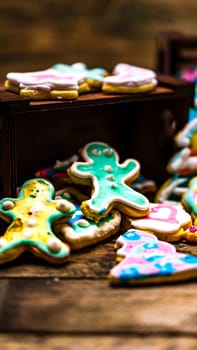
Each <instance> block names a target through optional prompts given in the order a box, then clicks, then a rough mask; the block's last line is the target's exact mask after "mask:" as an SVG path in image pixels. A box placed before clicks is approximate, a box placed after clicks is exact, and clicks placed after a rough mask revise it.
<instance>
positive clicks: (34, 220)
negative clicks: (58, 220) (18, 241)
mask: <svg viewBox="0 0 197 350" xmlns="http://www.w3.org/2000/svg"><path fill="white" fill-rule="evenodd" d="M27 226H28V227H34V226H36V219H35V218H31V219H29V220H28V221H27Z"/></svg>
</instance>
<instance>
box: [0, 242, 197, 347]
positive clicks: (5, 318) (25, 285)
mask: <svg viewBox="0 0 197 350" xmlns="http://www.w3.org/2000/svg"><path fill="white" fill-rule="evenodd" d="M114 239H115V237H114V238H113V239H112V238H111V239H108V240H107V241H105V242H104V243H100V244H98V245H96V246H94V247H90V248H86V249H84V250H82V251H80V252H78V253H72V254H71V256H70V258H69V260H68V262H67V263H65V264H64V265H63V266H49V265H47V264H45V263H43V262H42V261H40V260H38V259H36V258H34V257H32V256H27V255H25V256H23V257H21V258H19V259H18V260H17V262H13V263H10V264H9V266H8V265H7V266H2V267H1V271H0V275H1V285H0V327H1V334H0V348H1V349H2V350H7V349H9V350H10V349H17V350H18V349H20V350H23V349H28V350H29V349H31V350H32V349H37V348H38V347H39V346H42V347H43V348H44V349H53V350H56V349H58V350H60V349H67V350H70V349H72V350H78V349H88V350H89V349H94V348H96V349H99V350H100V349H102V350H103V349H105V350H112V349H121V350H127V349H133V348H136V349H140V350H150V349H151V350H169V349H173V350H180V349H187V350H188V349H189V350H191V349H193V350H196V348H197V339H196V335H197V331H196V327H197V326H196V324H197V321H196V318H197V308H196V293H197V283H196V282H195V281H193V282H187V283H179V284H174V285H160V286H159V285H157V286H154V287H153V286H152V287H151V286H146V287H142V286H141V287H130V288H125V287H120V288H119V287H118V288H117V287H111V286H110V284H109V281H108V279H107V276H108V273H109V269H110V268H111V267H112V266H113V265H114V262H115V252H114V249H113V242H114ZM177 248H178V250H179V251H182V252H189V253H193V254H195V255H197V246H191V245H187V244H185V243H180V244H178V245H177Z"/></svg>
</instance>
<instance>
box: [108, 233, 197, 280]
mask: <svg viewBox="0 0 197 350" xmlns="http://www.w3.org/2000/svg"><path fill="white" fill-rule="evenodd" d="M117 245H118V246H119V247H121V248H119V249H118V250H117V257H118V261H120V262H119V263H118V264H117V265H115V266H114V267H113V268H112V269H111V271H110V274H109V279H110V281H111V283H112V284H115V285H116V284H121V285H132V284H154V283H163V282H165V283H169V282H176V281H182V280H188V279H191V278H195V277H197V257H195V256H192V255H189V254H183V253H178V252H176V249H175V247H174V246H173V245H171V244H170V243H167V242H162V241H159V240H158V239H157V238H156V237H155V236H154V235H152V234H148V233H144V232H143V231H139V230H135V229H131V230H129V231H127V232H126V233H124V234H123V235H121V236H120V237H119V238H118V240H117Z"/></svg>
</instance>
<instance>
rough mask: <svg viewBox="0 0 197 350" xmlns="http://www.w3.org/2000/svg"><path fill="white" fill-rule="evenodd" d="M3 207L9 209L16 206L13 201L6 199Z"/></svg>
mask: <svg viewBox="0 0 197 350" xmlns="http://www.w3.org/2000/svg"><path fill="white" fill-rule="evenodd" d="M2 208H3V209H4V210H9V209H13V208H14V203H13V202H12V201H5V202H3V204H2Z"/></svg>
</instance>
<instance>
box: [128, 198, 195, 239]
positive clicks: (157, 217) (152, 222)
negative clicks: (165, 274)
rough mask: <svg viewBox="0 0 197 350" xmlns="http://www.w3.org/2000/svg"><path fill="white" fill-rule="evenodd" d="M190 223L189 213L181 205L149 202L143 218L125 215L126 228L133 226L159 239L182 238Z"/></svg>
mask: <svg viewBox="0 0 197 350" xmlns="http://www.w3.org/2000/svg"><path fill="white" fill-rule="evenodd" d="M191 224H192V219H191V215H190V214H189V213H187V212H186V211H185V210H184V208H183V207H182V205H180V204H179V205H178V204H177V205H173V204H169V203H168V204H155V203H150V212H149V214H148V215H147V216H145V217H143V218H139V219H136V218H130V217H125V219H124V225H125V227H126V229H128V228H131V227H134V228H136V229H139V230H144V231H148V232H150V233H153V234H155V235H156V236H157V237H158V238H159V239H161V240H165V241H168V242H176V241H179V240H181V239H182V238H184V230H185V229H187V228H189V226H190V225H191Z"/></svg>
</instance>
